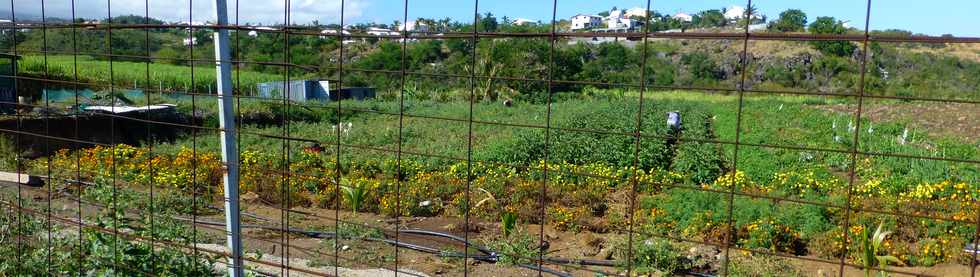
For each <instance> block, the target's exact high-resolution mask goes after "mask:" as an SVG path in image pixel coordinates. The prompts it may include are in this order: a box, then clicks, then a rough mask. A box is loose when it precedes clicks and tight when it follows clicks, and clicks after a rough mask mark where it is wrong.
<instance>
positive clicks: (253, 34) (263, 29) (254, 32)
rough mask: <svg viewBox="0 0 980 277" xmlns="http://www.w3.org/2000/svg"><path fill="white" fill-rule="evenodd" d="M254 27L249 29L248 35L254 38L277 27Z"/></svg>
mask: <svg viewBox="0 0 980 277" xmlns="http://www.w3.org/2000/svg"><path fill="white" fill-rule="evenodd" d="M252 29H253V30H251V31H248V36H250V37H253V38H254V37H258V36H259V33H262V32H270V31H276V28H272V27H255V28H252ZM260 31H261V32H260Z"/></svg>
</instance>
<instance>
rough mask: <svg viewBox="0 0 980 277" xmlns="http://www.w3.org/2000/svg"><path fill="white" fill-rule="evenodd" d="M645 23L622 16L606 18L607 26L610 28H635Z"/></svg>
mask: <svg viewBox="0 0 980 277" xmlns="http://www.w3.org/2000/svg"><path fill="white" fill-rule="evenodd" d="M642 25H643V22H642V21H639V20H634V19H630V18H622V17H611V16H610V17H609V18H608V19H606V28H609V29H634V28H638V27H640V26H642Z"/></svg>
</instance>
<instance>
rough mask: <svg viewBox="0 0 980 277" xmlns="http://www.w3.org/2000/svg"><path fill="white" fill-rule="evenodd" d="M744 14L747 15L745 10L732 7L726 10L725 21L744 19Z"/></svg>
mask: <svg viewBox="0 0 980 277" xmlns="http://www.w3.org/2000/svg"><path fill="white" fill-rule="evenodd" d="M744 14H745V8H743V7H740V6H731V7H728V9H726V10H725V19H728V20H735V19H739V18H742V15H744Z"/></svg>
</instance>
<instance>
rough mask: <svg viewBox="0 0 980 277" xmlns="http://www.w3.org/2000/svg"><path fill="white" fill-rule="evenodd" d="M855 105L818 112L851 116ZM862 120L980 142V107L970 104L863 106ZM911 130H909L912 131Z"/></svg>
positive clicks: (872, 104) (827, 108)
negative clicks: (896, 123) (901, 125)
mask: <svg viewBox="0 0 980 277" xmlns="http://www.w3.org/2000/svg"><path fill="white" fill-rule="evenodd" d="M856 106H857V105H855V104H838V105H825V106H818V108H819V109H822V110H827V111H832V112H838V113H843V114H853V113H854V111H855V110H856ZM861 117H862V118H868V119H870V120H871V121H872V122H901V123H906V124H909V125H910V127H911V128H914V129H917V130H925V131H926V132H927V133H929V134H930V135H933V136H943V137H954V138H961V139H964V140H966V141H968V142H971V143H978V142H980V105H977V104H969V103H936V102H915V103H888V104H876V103H866V104H865V105H863V107H862V112H861ZM911 128H910V129H911Z"/></svg>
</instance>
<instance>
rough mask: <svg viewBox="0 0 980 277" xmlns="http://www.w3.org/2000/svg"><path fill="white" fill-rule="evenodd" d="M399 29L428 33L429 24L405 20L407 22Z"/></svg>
mask: <svg viewBox="0 0 980 277" xmlns="http://www.w3.org/2000/svg"><path fill="white" fill-rule="evenodd" d="M398 30H399V31H402V32H420V33H427V32H429V25H428V24H425V23H424V22H418V21H408V22H405V24H401V25H399V26H398Z"/></svg>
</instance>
